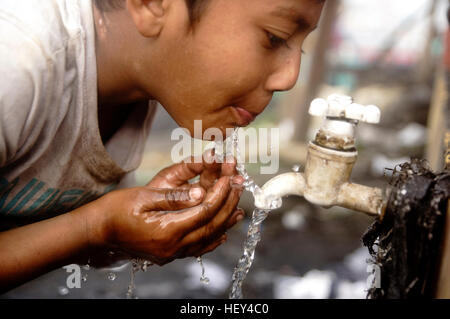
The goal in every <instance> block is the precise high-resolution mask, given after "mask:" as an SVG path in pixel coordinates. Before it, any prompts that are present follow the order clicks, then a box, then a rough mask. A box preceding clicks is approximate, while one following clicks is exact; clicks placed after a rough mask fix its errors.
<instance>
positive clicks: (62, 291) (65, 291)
mask: <svg viewBox="0 0 450 319" xmlns="http://www.w3.org/2000/svg"><path fill="white" fill-rule="evenodd" d="M58 293H59V294H60V295H61V296H65V295H67V294H68V293H69V289H68V288H67V287H59V288H58Z"/></svg>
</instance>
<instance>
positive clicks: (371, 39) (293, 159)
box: [1, 0, 449, 298]
mask: <svg viewBox="0 0 450 319" xmlns="http://www.w3.org/2000/svg"><path fill="white" fill-rule="evenodd" d="M448 6H449V1H448V0H396V1H392V0H364V1H360V0H333V1H328V3H327V5H326V9H325V12H324V14H323V17H322V20H321V23H320V27H319V29H318V30H316V31H315V32H314V33H313V34H312V35H311V36H310V37H309V39H308V41H307V43H306V44H305V47H304V51H306V54H305V55H304V56H303V59H302V67H301V75H300V78H299V81H298V84H297V86H296V87H295V88H294V89H293V90H292V91H290V92H288V93H280V94H276V96H275V97H274V99H273V101H272V103H271V104H270V106H269V107H268V108H267V109H266V111H265V112H264V113H263V114H262V115H261V116H260V117H259V118H258V119H257V120H256V121H255V122H254V123H253V124H252V127H255V128H258V127H265V128H270V127H279V128H280V138H281V143H280V144H281V145H280V169H279V172H278V174H279V173H283V172H287V171H290V170H291V169H292V167H293V165H297V164H299V165H302V164H304V162H305V159H306V150H307V149H306V145H307V142H308V141H309V140H311V139H313V138H314V135H315V132H316V130H317V129H318V126H319V125H320V121H318V120H317V119H314V118H311V117H310V116H309V115H308V107H309V103H310V102H311V100H312V99H314V98H315V97H324V98H326V97H327V96H328V95H330V94H331V93H342V94H347V95H350V96H352V97H354V99H355V101H356V102H357V103H360V104H375V105H377V106H379V107H380V109H381V111H382V116H381V123H380V124H379V125H371V124H365V123H363V124H360V125H359V126H358V129H357V148H358V152H359V157H358V161H357V162H356V165H355V167H354V170H353V174H352V180H354V181H355V182H358V183H361V184H364V185H368V186H378V187H385V186H386V184H387V182H388V180H389V178H388V176H389V172H390V171H389V170H385V169H386V168H394V167H395V165H396V164H399V163H402V162H405V161H408V160H409V158H410V157H419V158H426V159H427V160H428V161H429V162H430V165H431V166H432V168H433V169H434V170H436V171H440V170H442V168H443V156H442V154H443V134H444V130H445V119H446V117H448V113H447V115H445V114H446V113H445V108H447V104H446V99H447V90H446V87H445V67H444V62H443V59H444V58H443V56H444V51H445V46H446V41H448V38H447V40H446V32H447V29H448V23H447V18H446V11H447V8H448ZM447 36H448V35H447ZM176 127H177V125H176V124H175V123H174V122H173V120H172V119H171V118H170V117H169V116H168V114H167V113H166V112H165V111H164V109H163V108H161V107H160V108H159V110H158V113H157V118H156V119H155V121H154V125H153V128H152V133H151V136H150V139H149V140H148V145H147V152H146V155H145V158H144V160H143V163H142V165H141V167H140V169H139V170H138V171H137V172H136V178H137V181H138V183H139V184H140V185H144V184H146V183H147V182H148V181H149V180H150V179H151V178H152V177H153V176H154V175H155V174H156V173H157V172H158V171H159V170H160V169H162V168H164V167H166V166H168V165H171V164H172V161H171V156H170V152H171V149H172V146H173V145H175V144H176V143H177V141H171V133H172V130H173V129H175V128H176ZM249 149H250V150H252V149H254V147H249ZM259 167H260V164H251V165H247V170H248V171H249V173H250V174H251V175H252V177H253V178H254V179H255V180H256V181H257V183H258V184H259V185H262V184H264V182H266V181H267V180H269V179H270V178H271V177H273V176H271V175H260V174H259ZM283 204H284V205H283V207H282V208H281V209H278V210H275V211H273V212H271V214H270V215H269V217H268V218H267V219H266V221H265V222H264V223H263V227H262V239H261V242H260V244H259V245H258V247H257V250H256V255H255V261H254V264H253V266H252V268H251V269H250V272H249V275H248V276H247V279H246V280H245V282H244V286H243V292H244V296H245V298H365V296H366V291H365V290H366V289H367V288H368V285H367V284H366V281H367V278H368V276H369V271H370V269H368V268H367V260H368V259H369V254H368V252H367V249H366V248H365V247H363V246H362V242H361V237H362V235H363V233H364V232H365V230H366V229H367V227H368V226H369V225H370V224H371V222H372V221H373V218H371V217H368V216H365V215H363V214H361V213H356V212H352V211H349V210H346V209H342V208H331V209H323V208H320V207H316V206H313V205H311V204H309V203H308V202H306V201H305V200H303V199H302V198H287V199H285V200H284V201H283ZM239 206H240V207H242V208H244V209H245V211H246V214H247V218H246V219H244V220H243V221H242V222H241V223H240V224H238V225H236V226H235V227H234V228H233V229H232V230H230V231H229V232H228V238H229V239H228V242H227V243H225V244H224V245H222V246H220V247H219V248H217V249H216V250H215V251H214V252H212V253H210V254H207V255H205V256H203V263H204V266H205V270H206V273H205V275H206V276H207V277H208V278H209V279H210V283H209V284H208V285H205V284H203V283H202V282H200V276H201V271H202V269H201V267H200V265H199V264H198V263H197V261H196V260H195V259H194V258H188V259H183V260H176V261H174V262H172V263H170V264H168V265H166V266H164V267H159V266H152V267H150V268H149V269H148V271H147V272H138V273H137V274H136V279H135V283H136V295H137V296H138V297H139V298H227V296H228V293H229V289H230V284H231V274H232V271H233V268H234V267H235V265H236V263H237V261H238V259H239V257H240V256H241V254H242V246H243V243H244V240H245V238H246V233H247V228H248V224H249V220H250V217H251V213H252V211H253V208H254V207H253V199H252V197H251V196H250V195H249V194H247V193H244V195H243V197H242V200H241V202H240V205H239ZM82 273H83V278H84V280H83V282H82V288H81V289H67V288H66V278H67V276H68V275H69V274H68V273H66V272H65V270H64V269H58V270H56V271H54V272H51V273H49V274H47V275H44V276H42V277H40V278H38V279H36V280H34V281H32V282H30V283H27V284H25V285H23V286H21V287H19V288H17V289H14V290H12V291H10V292H8V293H6V294H4V295H3V296H1V297H2V298H125V297H126V292H127V287H128V285H129V283H130V263H120V264H116V265H113V266H112V267H110V268H105V269H93V268H92V267H91V268H89V269H88V268H87V267H84V268H82ZM112 279H114V280H112Z"/></svg>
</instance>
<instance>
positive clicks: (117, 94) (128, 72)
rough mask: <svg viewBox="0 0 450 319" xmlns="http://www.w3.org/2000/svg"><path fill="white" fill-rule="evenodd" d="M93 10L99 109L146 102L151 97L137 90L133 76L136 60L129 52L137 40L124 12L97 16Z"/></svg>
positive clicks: (126, 13) (111, 12)
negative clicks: (100, 107)
mask: <svg viewBox="0 0 450 319" xmlns="http://www.w3.org/2000/svg"><path fill="white" fill-rule="evenodd" d="M93 10H94V22H95V33H96V41H95V45H96V59H97V77H98V78H97V85H98V104H99V106H102V108H105V107H106V108H110V107H115V106H120V105H125V104H127V105H128V104H132V103H135V102H139V101H144V100H149V99H150V98H151V96H149V95H148V94H146V93H145V92H144V91H143V90H142V89H140V88H139V85H138V84H137V81H136V80H135V78H134V76H133V73H134V72H133V69H134V66H135V65H136V63H135V62H136V57H135V56H134V55H133V53H134V52H135V50H133V49H132V48H133V44H134V43H137V42H136V40H140V39H138V36H139V34H137V31H136V29H135V28H134V25H133V24H132V21H131V19H130V17H129V15H128V11H127V10H126V9H123V10H120V9H118V10H112V11H108V12H100V11H99V10H98V9H97V8H96V7H95V5H94V6H93ZM133 40H134V41H133Z"/></svg>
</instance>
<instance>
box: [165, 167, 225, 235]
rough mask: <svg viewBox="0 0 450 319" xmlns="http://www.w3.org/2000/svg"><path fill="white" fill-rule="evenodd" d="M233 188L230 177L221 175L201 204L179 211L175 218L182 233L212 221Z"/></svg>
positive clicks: (184, 233)
mask: <svg viewBox="0 0 450 319" xmlns="http://www.w3.org/2000/svg"><path fill="white" fill-rule="evenodd" d="M230 190H231V185H230V177H229V176H223V177H221V178H220V179H219V180H218V181H217V183H216V184H214V186H213V187H212V188H211V189H210V190H209V191H208V192H207V193H206V195H205V199H204V200H203V202H202V203H201V205H199V206H197V207H193V208H190V209H187V210H185V211H183V212H179V213H177V214H176V215H175V216H174V220H176V221H179V223H180V231H182V235H183V236H185V235H186V234H188V233H190V232H192V231H193V230H195V229H197V228H199V227H202V226H203V225H205V224H207V223H209V222H210V220H211V219H212V218H213V217H214V216H215V215H216V214H217V212H218V211H219V209H220V207H222V206H223V205H224V203H225V201H226V199H227V198H228V195H229V193H230Z"/></svg>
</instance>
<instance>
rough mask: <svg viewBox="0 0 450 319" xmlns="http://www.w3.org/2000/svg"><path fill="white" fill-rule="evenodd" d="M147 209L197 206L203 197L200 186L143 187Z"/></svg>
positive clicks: (168, 209)
mask: <svg viewBox="0 0 450 319" xmlns="http://www.w3.org/2000/svg"><path fill="white" fill-rule="evenodd" d="M144 196H145V203H146V207H145V208H146V209H147V210H167V211H174V210H181V209H184V208H189V207H193V206H197V205H198V204H200V203H201V202H202V200H203V197H205V190H204V189H203V188H201V187H192V188H190V189H189V188H188V189H186V188H148V187H147V188H144Z"/></svg>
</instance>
